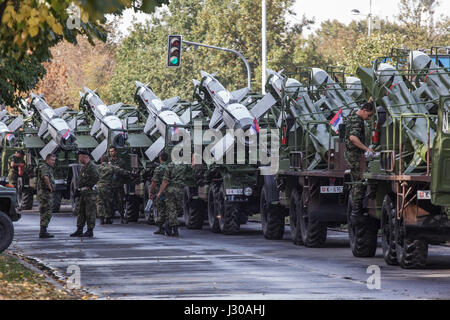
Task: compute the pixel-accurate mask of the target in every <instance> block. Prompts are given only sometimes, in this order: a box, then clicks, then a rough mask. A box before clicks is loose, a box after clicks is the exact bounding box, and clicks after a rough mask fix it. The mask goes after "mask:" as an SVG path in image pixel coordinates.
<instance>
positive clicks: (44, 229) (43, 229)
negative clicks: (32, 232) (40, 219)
mask: <svg viewBox="0 0 450 320" xmlns="http://www.w3.org/2000/svg"><path fill="white" fill-rule="evenodd" d="M53 237H54V235H52V234H50V233H48V232H47V227H41V231H40V232H39V238H44V239H47V238H53Z"/></svg>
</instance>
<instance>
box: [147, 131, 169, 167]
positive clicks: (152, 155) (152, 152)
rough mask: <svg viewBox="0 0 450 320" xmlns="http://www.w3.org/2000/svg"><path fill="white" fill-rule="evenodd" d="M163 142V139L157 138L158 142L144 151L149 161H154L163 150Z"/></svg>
mask: <svg viewBox="0 0 450 320" xmlns="http://www.w3.org/2000/svg"><path fill="white" fill-rule="evenodd" d="M164 145H165V140H164V137H162V136H161V137H159V138H158V140H156V141H155V142H153V143H152V145H151V146H150V147H149V148H148V149H147V150H146V151H145V155H146V156H147V158H149V159H150V160H151V161H153V160H155V159H156V157H157V156H158V155H159V153H160V152H161V151H162V150H163V149H164Z"/></svg>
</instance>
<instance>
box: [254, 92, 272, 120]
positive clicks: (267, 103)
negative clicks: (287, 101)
mask: <svg viewBox="0 0 450 320" xmlns="http://www.w3.org/2000/svg"><path fill="white" fill-rule="evenodd" d="M275 103H277V101H276V100H275V98H274V97H273V96H272V95H271V94H270V93H267V94H266V95H265V96H264V97H263V98H262V99H261V100H259V101H258V103H257V104H256V105H255V106H254V107H253V108H252V109H251V110H250V112H251V114H252V115H253V116H254V117H255V118H256V119H259V118H260V117H262V116H263V115H264V114H265V113H266V112H267V111H269V110H270V108H272V106H273V105H275Z"/></svg>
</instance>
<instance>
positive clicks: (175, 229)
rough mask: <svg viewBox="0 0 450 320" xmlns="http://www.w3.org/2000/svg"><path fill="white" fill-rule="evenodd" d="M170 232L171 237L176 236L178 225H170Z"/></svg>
mask: <svg viewBox="0 0 450 320" xmlns="http://www.w3.org/2000/svg"><path fill="white" fill-rule="evenodd" d="M170 233H171V235H170V236H171V237H178V236H179V234H178V226H173V227H170Z"/></svg>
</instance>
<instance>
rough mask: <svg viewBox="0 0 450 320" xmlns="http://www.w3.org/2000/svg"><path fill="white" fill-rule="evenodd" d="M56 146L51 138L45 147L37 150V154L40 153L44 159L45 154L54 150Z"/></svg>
mask: <svg viewBox="0 0 450 320" xmlns="http://www.w3.org/2000/svg"><path fill="white" fill-rule="evenodd" d="M57 147H58V144H57V143H56V142H55V140H53V139H52V140H50V142H49V143H47V144H46V145H45V147H43V148H42V149H41V151H39V154H40V155H41V157H42V159H45V158H46V157H47V155H48V154H49V153H53V151H55V150H56V148H57Z"/></svg>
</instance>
